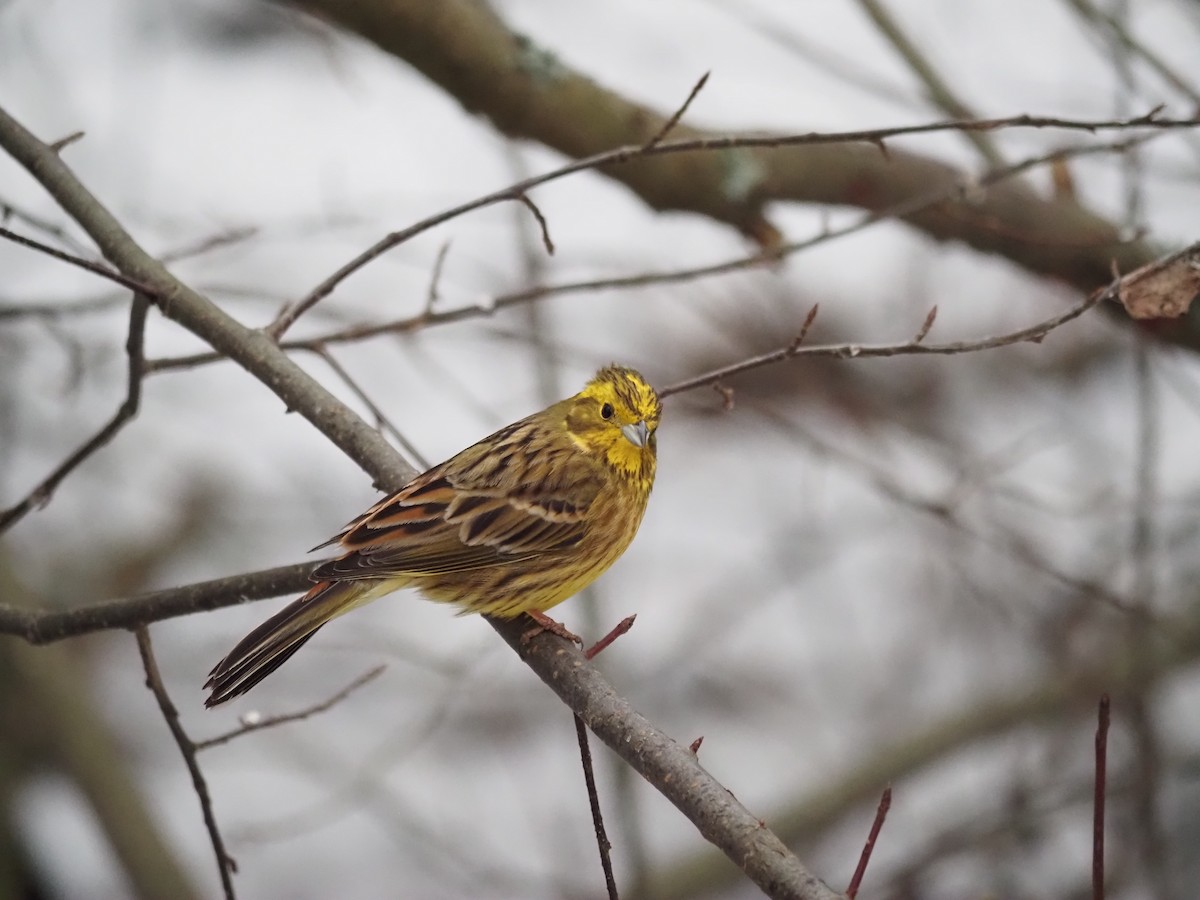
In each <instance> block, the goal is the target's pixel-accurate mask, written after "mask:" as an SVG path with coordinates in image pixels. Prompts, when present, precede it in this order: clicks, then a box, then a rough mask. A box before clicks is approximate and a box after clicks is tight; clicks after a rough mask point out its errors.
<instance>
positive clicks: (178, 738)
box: [134, 626, 237, 900]
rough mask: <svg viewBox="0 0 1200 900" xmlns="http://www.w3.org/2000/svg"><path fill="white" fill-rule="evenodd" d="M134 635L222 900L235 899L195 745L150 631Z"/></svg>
mask: <svg viewBox="0 0 1200 900" xmlns="http://www.w3.org/2000/svg"><path fill="white" fill-rule="evenodd" d="M134 634H135V635H136V637H137V645H138V653H140V654H141V656H142V667H143V668H144V669H145V670H146V687H148V688H150V690H151V691H152V692H153V694H154V699H155V700H157V701H158V708H159V710H160V711H161V712H162V716H163V719H165V720H166V723H167V727H168V728H169V729H171V736H172V737H173V738H175V743H176V744H177V745H178V746H179V752H180V753H181V754H183V761H184V763H185V765H187V769H188V772H189V773H190V774H191V776H192V787H193V788H195V790H196V796H197V797H198V798H199V799H200V811H201V813H202V814H203V816H204V827H205V828H207V829H208V836H209V839H210V840H211V841H212V846H213V853H215V854H216V857H217V870H218V871H219V872H220V875H221V888H222V889H223V890H224V892H225V898H226V900H235V893H234V890H233V873H234V872H236V871H237V863H236V862H235V861H234V859H233V857H232V856H230V855H229V854H228V853H226V852H225V842H224V841H223V840H222V839H221V831H220V829H219V828H218V827H217V817H216V815H214V814H213V808H212V799H211V798H210V797H209V794H208V783H207V782H206V781H205V780H204V773H203V772H201V771H200V763H199V762H197V760H196V745H195V744H193V743H192V739H191V738H189V737H188V735H187V732H186V731H184V730H183V724H182V723H181V722H180V721H179V711H178V710H177V709H175V704H174V703H172V702H171V698H170V696H169V695H168V694H167V689H166V687H165V686H164V685H163V680H162V675H160V674H159V671H158V663H157V662H156V661H155V659H154V648H153V647H152V646H151V644H150V632H149V631H148V630H147V629H146V627H145V626H141V627H139V628H138V629H136V631H135V632H134Z"/></svg>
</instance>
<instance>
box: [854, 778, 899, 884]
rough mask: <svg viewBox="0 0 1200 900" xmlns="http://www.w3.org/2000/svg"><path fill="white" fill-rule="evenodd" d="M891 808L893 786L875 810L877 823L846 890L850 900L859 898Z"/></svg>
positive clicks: (888, 788)
mask: <svg viewBox="0 0 1200 900" xmlns="http://www.w3.org/2000/svg"><path fill="white" fill-rule="evenodd" d="M891 808H892V786H891V785H890V784H889V785H888V786H887V787H885V788H884V789H883V796H882V797H880V798H879V808H878V809H876V810H875V821H874V822H872V823H871V831H870V832H869V833H868V834H867V843H866V844H865V845H864V846H863V849H862V855H861V856H859V858H858V865H857V866H856V867H855V869H854V876H853V877H852V878H851V879H850V886H849V887H847V888H846V896H847V897H849V898H850V900H854V898H855V897H857V896H858V889H859V887H861V886H862V880H863V876H864V875H865V874H866V872H867V864H868V863H869V862H870V861H871V854H872V853H873V852H874V850H875V841H876V840H878V839H879V832H880V830H881V829H882V828H883V821H884V819H886V818H887V814H888V810H889V809H891Z"/></svg>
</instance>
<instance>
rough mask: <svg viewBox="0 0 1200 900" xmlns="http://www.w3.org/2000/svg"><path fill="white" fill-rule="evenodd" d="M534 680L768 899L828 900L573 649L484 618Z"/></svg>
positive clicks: (692, 758)
mask: <svg viewBox="0 0 1200 900" xmlns="http://www.w3.org/2000/svg"><path fill="white" fill-rule="evenodd" d="M488 621H489V622H490V623H491V625H492V627H493V628H495V629H496V631H497V632H499V634H500V636H501V637H502V638H504V640H505V641H507V642H508V645H509V646H510V647H512V648H513V649H514V650H515V651H516V652H517V654H518V655H519V656H520V657H521V658H522V659H523V660H524V661H525V663H526V665H528V666H529V667H530V668H531V669H533V671H534V672H536V673H537V675H538V677H539V678H541V679H542V681H544V682H545V683H546V684H547V686H549V688H550V689H551V690H552V691H554V693H556V694H558V696H559V697H560V698H561V699H562V701H563V702H564V703H566V704H567V705H568V706H569V707H571V709H573V710H574V711H575V713H576V715H578V716H579V717H580V718H581V719H583V721H584V722H585V723H586V724H587V726H588V728H590V729H591V731H592V733H593V734H595V735H596V736H597V737H598V738H600V740H602V741H604V743H606V744H607V745H608V746H609V747H610V748H612V750H613V751H614V752H615V753H616V754H617V755H618V756H620V757H621V758H622V759H623V760H625V762H627V763H629V765H630V766H632V767H633V768H634V769H635V770H636V771H637V772H638V773H639V774H640V775H641V776H642V777H643V778H645V779H646V780H647V781H649V782H650V783H651V784H653V785H654V786H655V787H656V788H657V789H658V790H659V791H660V792H661V793H662V795H663V796H664V797H666V798H667V799H668V800H670V801H671V802H672V803H673V804H674V805H675V807H676V808H677V809H678V810H679V811H680V812H682V813H683V814H684V815H685V816H687V817H688V819H690V820H691V822H692V824H694V825H695V826H696V828H697V829H698V830H699V831H700V833H701V834H702V835H704V837H705V838H706V839H707V840H709V841H711V842H712V843H713V844H715V845H716V846H717V847H719V848H720V849H721V851H722V852H723V853H724V854H725V855H726V856H728V857H729V858H730V859H731V860H733V862H734V864H735V865H737V866H738V868H740V869H741V870H742V871H743V872H745V874H746V875H747V876H748V877H749V878H750V879H751V880H753V881H754V883H755V884H757V885H758V886H759V887H760V888H762V889H763V891H764V892H765V893H766V894H767V896H769V897H776V898H781V897H788V898H797V900H799V898H804V900H835V898H837V897H839V896H840V895H839V894H838V893H837V892H836V891H833V890H831V889H830V888H829V887H828V886H827V885H826V884H825V883H824V882H822V881H821V880H820V879H818V878H817V877H816V876H814V875H812V874H811V873H810V872H808V871H807V870H806V869H805V868H804V866H803V865H801V863H800V861H799V860H798V859H796V857H795V856H794V855H793V854H792V852H791V851H790V850H788V848H787V847H786V846H784V844H783V843H782V842H781V841H780V840H779V838H777V837H776V836H775V834H774V833H773V832H772V831H771V830H770V829H769V828H768V827H767V826H766V824H765V823H764V822H762V820H760V819H758V818H757V817H755V816H754V815H752V814H751V813H750V812H749V810H747V809H746V808H745V807H744V806H742V804H741V803H739V802H738V801H737V799H736V798H735V797H734V796H733V795H732V794H731V793H730V792H729V790H728V789H726V788H725V787H724V786H722V785H721V783H720V782H718V781H717V780H716V779H715V778H713V777H712V775H710V774H709V773H708V772H707V771H705V770H704V768H703V767H702V766H701V765H700V762H699V760H698V759H697V757H696V754H694V753H692V751H691V750H689V749H688V748H687V747H685V746H683V745H681V744H678V743H676V742H675V741H674V740H672V739H671V738H670V737H668V736H667V735H665V734H663V732H661V731H659V730H658V729H657V728H655V727H654V726H653V725H652V724H651V723H650V722H649V721H648V720H647V719H646V718H644V717H643V716H642V715H640V714H639V713H638V712H637V711H636V710H634V709H633V707H632V706H630V705H629V701H627V700H625V699H624V698H622V697H620V696H618V695H617V693H616V691H614V690H613V688H612V686H611V685H609V684H608V682H607V681H605V680H604V676H602V675H601V674H600V672H599V671H598V670H597V669H596V668H594V667H593V666H592V665H591V663H589V662H588V661H587V659H586V658H585V657H584V655H583V653H582V652H581V651H580V650H578V649H577V648H575V647H574V646H573V645H571V644H569V643H567V642H566V641H563V640H561V639H559V638H555V637H553V636H551V635H541V636H539V637H538V638H535V639H534V640H532V641H528V642H523V641H522V634H523V633H524V632H525V631H526V629H527V628H528V625H527V623H524V622H522V621H521V620H520V619H514V620H509V621H503V620H500V619H489V620H488Z"/></svg>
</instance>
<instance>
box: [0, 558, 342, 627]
mask: <svg viewBox="0 0 1200 900" xmlns="http://www.w3.org/2000/svg"><path fill="white" fill-rule="evenodd" d="M326 562H328V560H317V561H315V562H305V563H297V564H295V565H291V566H280V567H279V568H277V569H264V570H262V571H260V572H248V573H246V574H243V575H234V576H231V577H229V578H217V579H214V580H212V581H201V582H197V583H196V584H190V585H186V586H184V587H177V588H169V589H167V590H163V591H153V592H151V593H148V594H140V595H138V596H136V597H128V598H126V599H123V600H107V601H104V602H103V603H92V604H89V605H87V606H81V607H78V608H76V609H64V610H58V609H55V610H37V611H34V610H29V609H25V608H23V607H20V606H10V605H7V604H0V634H11V635H13V636H15V637H20V638H24V639H25V640H26V641H28V642H29V643H31V644H50V643H54V642H55V641H61V640H64V639H66V638H70V637H76V636H78V635H81V634H91V633H93V632H96V631H111V630H114V629H118V628H136V627H138V626H140V625H148V624H150V623H151V622H160V621H162V620H163V619H170V618H174V617H175V616H186V615H190V614H191V613H197V612H207V611H208V610H213V609H222V608H224V607H226V606H236V605H237V604H239V603H247V602H249V601H251V600H265V599H267V598H269V597H278V596H280V595H281V594H292V593H297V592H299V591H303V590H307V589H308V588H309V587H311V586H312V581H311V579H310V578H309V575H310V574H311V573H312V571H313V569H315V568H316V567H317V566H319V565H323V564H324V563H326Z"/></svg>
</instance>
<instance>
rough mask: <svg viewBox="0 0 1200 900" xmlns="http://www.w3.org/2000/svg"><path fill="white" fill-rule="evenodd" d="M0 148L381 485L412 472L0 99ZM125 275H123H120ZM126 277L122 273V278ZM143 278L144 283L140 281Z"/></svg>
mask: <svg viewBox="0 0 1200 900" xmlns="http://www.w3.org/2000/svg"><path fill="white" fill-rule="evenodd" d="M0 147H2V148H3V149H4V150H5V151H7V152H8V153H9V154H10V155H11V156H12V158H13V159H14V160H16V161H17V162H18V163H19V164H20V165H21V166H22V167H23V168H24V169H25V170H26V171H28V172H29V173H30V174H31V175H32V176H33V177H34V178H35V179H37V181H38V182H39V183H40V184H41V185H42V187H43V188H45V190H46V191H47V193H49V194H50V196H51V197H53V198H54V199H55V200H56V201H57V202H58V203H59V204H60V205H61V206H62V208H63V210H64V211H65V212H66V213H67V214H68V215H69V216H70V217H71V218H72V219H74V220H75V222H76V223H78V225H79V226H80V227H81V228H82V229H83V230H84V231H85V232H86V233H87V234H88V236H89V237H90V238H91V239H92V240H93V241H94V242H95V244H96V246H97V247H98V248H99V249H100V252H101V253H102V254H103V255H104V257H105V258H106V259H108V260H109V261H110V262H112V264H113V265H114V266H115V267H116V268H118V269H120V270H121V272H122V273H129V274H130V275H136V277H137V281H138V283H137V284H136V285H135V287H136V288H138V289H139V290H140V289H141V288H142V287H143V286H144V287H145V289H146V293H145V295H146V296H147V297H149V298H150V299H151V300H153V301H154V302H155V304H156V306H157V308H158V309H159V310H160V311H161V312H162V314H163V315H164V316H165V317H166V318H168V319H170V320H171V321H173V322H176V323H178V324H179V325H181V326H183V327H184V328H186V329H187V330H188V331H190V332H192V333H193V334H195V335H196V336H197V337H199V338H201V339H202V340H203V341H204V342H205V343H207V344H208V345H209V346H210V347H212V348H213V349H214V350H216V351H218V352H220V353H222V354H225V355H227V356H228V357H229V358H230V359H232V360H233V361H235V362H236V363H238V364H239V365H240V366H242V367H243V368H244V369H245V370H246V371H247V372H249V373H250V374H251V375H253V376H254V377H255V379H257V380H258V381H259V382H260V383H261V384H262V385H263V386H264V387H266V388H267V389H268V390H270V391H271V392H272V393H274V394H275V395H276V396H277V397H278V398H279V399H280V400H281V401H282V402H283V403H284V404H285V405H286V408H287V409H290V410H294V411H295V412H297V413H299V414H300V415H301V416H303V417H304V418H305V419H307V420H308V421H310V422H311V423H312V424H313V425H314V426H315V427H316V428H318V429H319V430H320V431H321V433H322V434H324V435H325V436H326V437H328V438H329V440H330V441H332V442H333V443H334V444H335V445H336V446H337V447H339V448H340V449H341V450H342V451H343V452H345V453H346V455H347V456H348V457H349V458H350V459H352V460H354V461H355V462H356V463H357V464H358V465H359V466H361V467H363V468H364V470H365V471H367V472H368V473H369V474H370V475H371V477H372V479H373V480H374V482H375V484H376V485H378V486H379V487H380V489H393V490H394V489H395V488H397V487H400V486H401V485H402V484H404V483H405V482H407V481H408V480H409V479H411V478H412V477H413V476H414V475H415V474H416V472H415V471H414V470H413V469H412V467H411V466H408V465H405V464H404V462H403V460H401V459H400V458H399V457H398V456H397V454H396V453H395V452H394V451H393V450H392V448H391V447H390V446H389V445H388V442H387V441H386V440H385V439H384V438H383V436H382V435H380V434H379V433H378V432H377V431H375V430H374V429H372V428H371V427H370V426H369V425H367V423H366V422H364V421H362V419H360V418H359V417H358V416H357V415H355V414H354V412H353V411H352V410H350V409H349V408H348V407H347V406H346V405H345V404H342V403H339V402H338V401H337V398H336V397H334V396H333V395H332V394H330V393H329V391H327V390H325V389H324V388H323V387H322V386H321V385H320V384H318V383H317V382H316V381H315V380H314V379H313V378H311V377H310V376H309V375H308V374H307V373H306V372H305V371H304V370H303V369H302V368H300V366H298V365H296V363H294V362H293V361H292V360H290V359H289V358H288V357H287V355H286V354H284V353H283V352H282V351H280V350H279V348H278V347H277V346H276V345H275V344H274V342H273V341H271V340H270V339H269V338H268V337H267V336H266V335H264V334H263V333H262V332H261V331H258V330H256V329H252V328H247V327H246V326H245V325H243V324H242V323H241V322H239V321H237V320H236V319H235V318H233V317H232V316H230V315H229V314H228V313H226V312H225V311H224V310H222V309H221V308H220V307H218V306H216V305H215V304H213V303H212V302H211V301H209V300H208V299H207V298H206V297H204V296H203V295H201V294H199V293H198V292H196V291H195V290H193V289H192V288H190V287H189V286H188V285H186V284H184V283H183V282H181V281H180V280H179V279H178V278H176V277H175V276H174V275H172V274H171V272H170V271H169V270H168V269H167V268H166V267H165V266H163V265H162V263H161V262H159V261H158V260H157V259H155V258H154V257H153V256H151V255H150V254H149V253H147V252H146V250H145V249H144V248H142V247H141V246H139V245H138V243H137V242H136V241H135V240H134V239H133V238H132V236H131V235H130V234H129V233H128V232H127V231H126V230H125V228H124V227H122V225H121V223H120V222H119V221H118V220H117V219H116V218H115V217H114V216H113V215H112V213H111V212H109V211H108V210H107V209H106V208H105V207H104V206H103V204H101V203H100V202H99V201H98V200H97V199H96V198H95V197H94V196H93V195H92V194H91V193H90V192H89V191H88V190H87V188H86V187H84V185H83V184H82V183H81V182H80V181H79V179H78V177H76V175H75V173H74V172H73V171H72V170H71V169H70V168H69V167H68V166H66V165H65V164H64V163H63V162H62V160H61V159H60V158H59V157H58V155H57V154H55V153H54V152H53V151H52V150H51V149H50V148H49V147H48V146H47V145H46V144H45V143H44V142H43V141H40V140H39V139H38V138H37V136H36V135H34V134H33V133H32V132H30V131H29V129H27V128H25V127H24V126H23V125H22V124H21V123H20V122H19V121H17V120H16V119H14V118H13V117H12V116H11V115H9V113H8V112H7V111H6V110H5V109H4V108H3V107H2V106H0ZM122 277H123V278H125V276H124V275H123V276H122ZM126 280H127V281H128V280H129V279H128V278H126ZM143 283H144V284H143Z"/></svg>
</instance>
